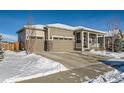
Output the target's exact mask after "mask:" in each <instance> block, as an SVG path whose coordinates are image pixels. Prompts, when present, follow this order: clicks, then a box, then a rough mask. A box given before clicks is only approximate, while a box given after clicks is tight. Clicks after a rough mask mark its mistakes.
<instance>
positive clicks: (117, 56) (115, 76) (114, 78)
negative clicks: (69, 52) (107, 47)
mask: <svg viewBox="0 0 124 93" xmlns="http://www.w3.org/2000/svg"><path fill="white" fill-rule="evenodd" d="M90 52H91V53H94V54H96V55H101V56H108V57H112V58H111V59H109V60H106V61H103V62H101V63H103V64H106V65H108V66H110V67H112V68H114V70H112V71H110V72H107V73H105V74H104V75H100V76H98V77H96V78H95V79H89V80H88V82H92V83H106V82H117V83H119V82H120V83H122V82H123V83H124V52H120V53H113V52H107V51H94V50H92V51H90Z"/></svg>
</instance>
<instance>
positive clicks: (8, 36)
mask: <svg viewBox="0 0 124 93" xmlns="http://www.w3.org/2000/svg"><path fill="white" fill-rule="evenodd" d="M2 41H10V42H14V41H17V36H16V35H11V34H3V33H2Z"/></svg>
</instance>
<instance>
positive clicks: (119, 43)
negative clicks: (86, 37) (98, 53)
mask: <svg viewBox="0 0 124 93" xmlns="http://www.w3.org/2000/svg"><path fill="white" fill-rule="evenodd" d="M105 38H106V44H105V45H106V50H109V51H112V42H113V46H114V51H124V35H123V33H122V31H121V30H120V29H113V31H108V33H106V34H105Z"/></svg>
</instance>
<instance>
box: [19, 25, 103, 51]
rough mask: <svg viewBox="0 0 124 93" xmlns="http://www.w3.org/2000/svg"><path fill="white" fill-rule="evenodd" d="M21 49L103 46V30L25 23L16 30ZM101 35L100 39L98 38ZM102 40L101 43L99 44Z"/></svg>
mask: <svg viewBox="0 0 124 93" xmlns="http://www.w3.org/2000/svg"><path fill="white" fill-rule="evenodd" d="M17 33H18V41H19V46H20V49H21V50H28V51H33V52H36V53H38V52H41V51H74V50H82V51H84V50H90V49H99V48H100V47H101V46H102V47H105V37H104V35H105V32H104V31H99V30H95V29H91V28H86V27H83V26H75V27H74V26H69V25H65V24H60V23H56V24H47V25H25V26H24V27H23V28H21V29H20V30H18V31H17ZM101 37H102V39H101V40H102V41H100V40H99V39H100V38H101ZM101 42H102V44H103V45H100V44H101Z"/></svg>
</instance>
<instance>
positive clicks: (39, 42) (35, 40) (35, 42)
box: [31, 37, 44, 53]
mask: <svg viewBox="0 0 124 93" xmlns="http://www.w3.org/2000/svg"><path fill="white" fill-rule="evenodd" d="M31 42H32V49H33V52H35V53H40V52H42V51H44V39H43V37H31Z"/></svg>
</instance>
